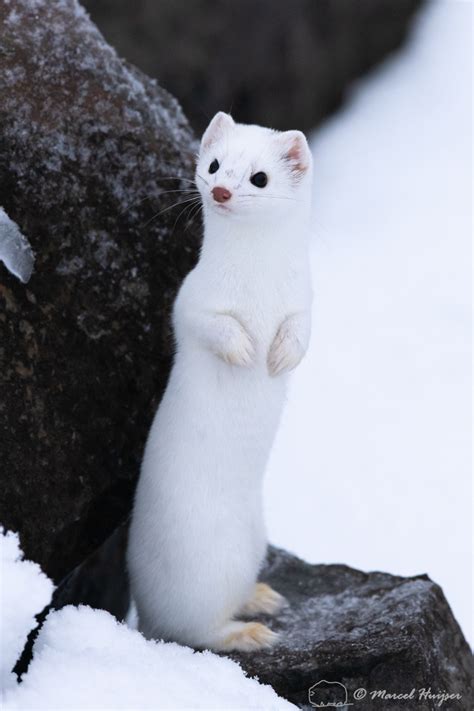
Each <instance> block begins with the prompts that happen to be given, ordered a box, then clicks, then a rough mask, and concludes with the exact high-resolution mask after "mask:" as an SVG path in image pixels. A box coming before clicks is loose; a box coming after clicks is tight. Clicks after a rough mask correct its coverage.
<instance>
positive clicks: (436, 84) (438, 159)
mask: <svg viewBox="0 0 474 711" xmlns="http://www.w3.org/2000/svg"><path fill="white" fill-rule="evenodd" d="M471 11H472V8H471V5H470V3H468V2H462V1H456V0H447V1H445V2H440V3H432V4H431V5H430V6H429V7H428V9H426V10H425V11H424V13H423V14H422V16H421V17H420V22H419V24H418V26H417V27H416V28H415V32H414V34H413V37H412V41H411V44H410V45H409V46H408V47H407V48H406V49H405V50H404V51H403V52H401V53H400V54H399V55H397V56H396V57H395V58H394V59H393V60H390V61H389V62H388V63H387V64H386V65H385V66H383V67H382V68H381V69H379V70H378V71H377V72H376V73H375V74H374V75H373V76H372V77H371V78H369V79H367V80H366V81H364V82H363V83H362V84H361V85H360V87H358V89H357V91H356V92H355V93H354V96H353V98H352V101H351V102H350V103H349V105H348V106H347V108H346V109H345V111H343V112H341V114H339V115H338V116H337V117H336V118H335V119H333V120H331V121H330V122H329V123H328V124H327V125H326V127H325V128H324V129H323V130H321V131H319V132H318V133H317V135H316V136H315V138H314V142H313V151H314V158H315V173H316V186H315V203H316V205H315V214H316V217H315V230H316V232H317V235H316V238H315V240H314V244H313V253H312V257H313V260H314V269H313V272H314V286H315V308H314V322H313V336H312V344H311V347H310V351H309V353H308V356H307V358H306V361H305V362H304V363H303V364H302V366H301V367H300V369H299V370H298V371H297V372H296V373H295V376H294V380H293V384H292V389H291V392H290V397H289V403H288V407H287V411H286V413H285V417H284V420H283V424H282V428H281V431H280V433H279V436H278V439H277V442H276V445H275V447H274V451H273V454H272V458H271V461H270V466H269V471H268V475H267V492H266V502H267V521H268V528H269V534H270V539H271V540H272V541H273V542H274V543H276V544H278V545H282V546H284V547H287V548H289V549H290V550H292V551H294V552H296V553H297V554H299V555H301V556H302V557H304V558H306V559H308V560H310V561H313V562H331V563H332V562H344V563H348V564H350V565H352V566H355V567H357V568H362V569H365V570H373V569H379V570H385V571H390V572H392V573H397V574H402V575H411V574H415V573H423V572H427V573H428V574H429V575H430V576H431V577H432V578H433V579H434V580H435V581H437V582H438V583H440V584H441V585H442V586H443V589H444V591H445V594H446V596H447V598H448V600H449V602H450V604H451V606H452V608H453V610H454V613H455V615H456V617H457V619H458V621H459V622H460V624H461V626H462V627H463V629H464V632H465V634H466V636H468V637H469V638H470V640H471V642H472V636H470V634H471V631H470V630H471V624H470V614H471V604H472V599H473V598H472V588H471V572H470V571H471V566H472V549H471V521H472V513H471V474H470V462H471V449H470V446H471V445H470V436H471V433H470V392H471V381H470V377H471V375H470V318H471V313H470V286H471V282H470V261H471V254H470V240H471V192H470V191H471V163H470V156H471V148H472V146H471V121H472V115H471V76H470V72H471V69H470V67H471V62H472V57H471V56H470V53H471V45H470V43H471V32H472V25H471Z"/></svg>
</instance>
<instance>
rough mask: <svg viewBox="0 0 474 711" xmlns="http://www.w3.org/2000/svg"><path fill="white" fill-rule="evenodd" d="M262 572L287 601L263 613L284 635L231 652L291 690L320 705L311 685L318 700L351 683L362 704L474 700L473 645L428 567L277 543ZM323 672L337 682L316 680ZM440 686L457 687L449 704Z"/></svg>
mask: <svg viewBox="0 0 474 711" xmlns="http://www.w3.org/2000/svg"><path fill="white" fill-rule="evenodd" d="M261 577H262V580H265V581H266V582H268V583H269V584H270V585H271V586H272V587H274V588H275V590H277V591H278V592H280V593H282V594H283V595H284V596H285V597H286V599H287V601H288V605H287V606H286V607H285V608H284V609H283V610H282V612H281V613H280V614H279V615H278V616H277V617H276V618H266V619H265V618H264V617H263V616H262V617H261V620H262V621H265V622H267V623H268V624H269V625H270V626H271V628H272V629H273V630H275V631H279V632H280V634H281V643H280V644H279V645H278V646H277V647H275V648H274V649H272V650H270V651H264V652H262V651H260V652H258V653H252V654H233V655H232V657H233V658H234V659H235V660H236V661H238V662H239V663H240V664H241V665H242V667H243V668H244V669H245V670H246V671H247V672H248V674H250V675H251V676H257V677H258V678H259V680H260V681H261V682H263V683H265V684H270V685H271V686H272V687H273V688H274V689H275V691H276V692H277V693H278V694H280V695H281V696H283V697H284V698H286V699H288V700H289V701H292V702H293V703H295V704H297V705H298V706H300V707H304V708H308V709H309V708H313V706H312V705H311V704H310V703H309V697H308V693H309V689H310V688H311V687H312V686H313V685H317V686H316V687H315V688H314V689H313V696H312V701H313V704H315V703H320V704H322V703H323V702H324V703H328V702H329V701H332V702H337V701H341V693H344V688H345V689H346V690H347V694H348V701H349V702H350V703H352V704H353V707H354V710H356V709H357V710H358V709H360V710H361V711H381V710H382V709H384V708H387V709H393V711H402V710H404V709H406V711H415V709H416V711H431V710H433V709H439V708H444V709H446V710H448V709H449V711H468V710H469V709H471V708H473V705H472V697H471V694H472V688H471V686H470V685H471V679H472V678H473V664H472V655H471V650H470V648H469V646H468V644H467V642H466V640H465V639H464V637H463V635H462V632H461V630H460V628H459V625H458V624H457V622H456V620H455V619H454V617H453V614H452V612H451V610H450V608H449V605H448V603H447V602H446V599H445V597H444V595H443V592H442V590H441V588H440V587H439V586H438V585H436V584H435V583H433V582H432V581H431V580H430V579H429V578H428V577H427V576H426V575H420V576H416V577H413V578H402V577H398V576H395V575H389V574H387V573H378V572H377V573H363V572H361V571H359V570H354V569H352V568H349V567H347V566H345V565H310V564H308V563H305V562H303V561H302V560H299V559H298V558H295V557H293V556H292V555H290V554H289V553H286V552H285V551H282V550H278V549H275V548H272V549H270V551H269V556H268V560H267V564H266V566H265V569H264V571H263V574H262V576H261ZM323 681H324V682H338V685H334V684H329V685H328V684H327V683H324V684H318V682H323ZM341 685H342V687H343V688H341ZM360 689H364V690H365V691H366V692H367V695H366V696H365V698H362V697H363V692H362V691H359V692H358V694H359V695H360V697H361V698H360V699H359V700H357V698H354V692H356V691H357V690H360ZM412 689H415V692H414V696H412V698H408V699H406V700H403V699H399V700H389V699H388V698H385V700H384V699H383V698H382V697H381V696H378V697H376V698H372V696H371V694H372V692H377V691H381V692H383V690H386V692H387V693H396V694H410V693H411V691H412ZM423 690H425V691H426V694H425V696H424V695H423ZM441 693H447V694H451V695H452V696H451V698H449V699H446V700H445V701H444V703H443V704H442V705H441V704H440V703H439V698H434V697H433V695H434V694H441ZM430 694H431V697H430ZM456 695H460V697H461V698H456Z"/></svg>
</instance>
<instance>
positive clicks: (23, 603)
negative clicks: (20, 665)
mask: <svg viewBox="0 0 474 711" xmlns="http://www.w3.org/2000/svg"><path fill="white" fill-rule="evenodd" d="M52 592H53V584H52V582H51V580H49V578H47V577H46V575H45V574H44V573H43V572H42V571H41V568H40V567H39V565H37V564H36V563H32V562H31V561H29V560H23V553H22V552H21V550H20V545H19V540H18V535H17V534H16V533H12V532H10V531H9V532H7V533H5V532H4V530H3V528H2V527H0V691H1V690H3V689H6V688H8V687H11V686H14V685H15V683H16V677H15V676H14V674H12V673H11V672H12V669H13V667H14V666H15V663H16V661H17V660H18V658H19V656H20V654H21V652H22V649H23V647H24V645H25V642H26V638H27V636H28V633H29V632H30V630H31V629H32V628H33V627H34V625H35V615H37V614H38V613H39V612H41V610H42V609H43V608H44V607H45V606H46V605H47V604H48V603H49V601H50V600H51V595H52Z"/></svg>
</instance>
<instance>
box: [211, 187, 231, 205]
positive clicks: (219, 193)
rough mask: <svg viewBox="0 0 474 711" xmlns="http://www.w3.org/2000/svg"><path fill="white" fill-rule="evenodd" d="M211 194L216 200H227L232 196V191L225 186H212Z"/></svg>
mask: <svg viewBox="0 0 474 711" xmlns="http://www.w3.org/2000/svg"><path fill="white" fill-rule="evenodd" d="M212 196H213V198H214V200H215V201H216V202H227V200H230V198H231V197H232V193H231V192H230V190H227V188H212Z"/></svg>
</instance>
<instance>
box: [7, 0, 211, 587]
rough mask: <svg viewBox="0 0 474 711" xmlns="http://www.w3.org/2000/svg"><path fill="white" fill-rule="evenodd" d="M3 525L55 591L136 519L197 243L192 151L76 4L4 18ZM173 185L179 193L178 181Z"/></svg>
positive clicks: (152, 90) (38, 7)
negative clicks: (15, 237)
mask: <svg viewBox="0 0 474 711" xmlns="http://www.w3.org/2000/svg"><path fill="white" fill-rule="evenodd" d="M0 26H1V27H2V31H1V33H0V97H1V100H0V204H1V206H2V207H3V208H4V209H5V212H6V214H7V215H8V216H9V218H10V219H11V220H13V221H14V222H15V223H16V224H17V225H18V227H19V229H20V230H21V233H22V234H23V235H24V237H25V238H26V239H27V240H28V241H29V243H30V244H31V247H32V248H33V251H34V254H35V265H34V271H33V274H32V276H31V279H30V281H29V282H28V284H27V285H24V284H21V283H20V281H19V280H18V279H16V278H15V277H14V276H13V275H12V274H10V273H9V272H8V271H7V269H6V267H4V265H3V264H1V263H0V392H1V401H0V472H1V474H0V476H1V488H2V496H1V503H0V521H1V523H2V524H3V525H4V526H5V527H6V528H7V529H12V530H14V531H19V532H20V537H21V545H22V548H23V549H24V551H25V555H26V557H27V558H29V559H32V560H34V561H37V562H39V563H40V564H41V566H42V568H43V569H44V571H45V572H46V573H47V574H48V575H50V576H51V577H52V578H53V579H54V580H55V581H56V582H57V581H59V580H60V579H61V578H63V576H65V575H66V574H67V573H69V572H70V571H72V570H73V569H74V568H75V566H76V565H77V564H78V563H80V562H81V561H82V560H84V558H85V557H86V556H87V555H88V554H89V553H91V552H92V551H93V550H94V549H96V548H97V547H98V546H99V545H100V544H101V543H102V542H103V541H104V540H105V539H106V538H107V536H109V534H110V533H111V532H112V531H113V530H114V529H115V527H116V526H117V525H118V524H119V523H120V521H121V520H123V518H124V517H125V516H126V515H127V514H128V512H129V509H130V505H131V495H132V490H133V486H134V482H135V479H136V476H137V474H138V467H139V461H140V457H141V450H142V444H143V442H144V438H145V436H146V432H147V429H148V427H149V424H150V420H151V416H152V413H153V410H154V408H155V405H156V401H157V399H158V398H159V397H160V394H161V392H162V391H163V388H164V386H165V383H166V378H167V375H168V372H169V366H170V361H171V357H172V338H171V336H170V330H169V318H168V316H169V308H170V304H171V303H172V301H173V298H174V295H175V292H176V289H177V287H178V285H179V283H180V282H181V280H182V278H183V276H184V275H185V274H186V273H187V271H188V270H189V268H190V267H191V266H192V264H193V263H194V260H195V257H196V254H197V248H198V244H199V230H198V229H197V228H195V227H192V226H191V227H190V229H189V230H188V231H186V232H185V230H184V225H185V224H186V221H185V220H184V219H183V218H181V219H177V218H178V217H179V213H180V211H181V210H182V207H179V208H178V209H177V210H176V209H169V210H168V211H166V212H164V213H163V214H162V215H160V216H159V217H158V219H155V220H153V219H152V218H153V216H154V215H155V214H156V213H157V212H158V211H160V210H162V209H164V208H165V207H166V206H168V205H171V204H173V203H174V202H176V201H179V200H181V199H182V196H183V195H185V193H181V192H171V193H168V191H170V190H177V189H180V190H182V189H185V188H187V186H188V184H189V183H188V182H187V180H188V179H189V178H190V177H191V176H192V173H193V151H194V150H195V145H194V138H193V135H192V133H191V130H190V128H189V126H188V124H187V122H186V120H185V118H184V116H183V114H182V112H181V109H180V108H179V106H178V104H177V102H176V101H175V100H174V99H173V98H172V97H171V96H170V95H169V94H168V93H167V92H166V91H164V90H163V89H161V88H160V87H159V86H158V85H157V84H156V83H155V82H153V81H152V80H151V79H149V78H147V77H145V76H144V75H142V74H141V73H140V72H139V71H138V70H135V69H134V68H133V67H131V66H129V65H127V64H126V63H124V62H122V61H121V60H119V59H118V58H117V56H116V54H115V52H114V50H112V49H111V48H110V47H109V46H108V45H107V44H106V43H105V42H104V40H103V38H102V36H101V35H100V33H99V32H98V31H97V29H96V28H95V26H94V25H93V24H92V23H91V22H90V21H89V19H88V17H87V15H86V14H85V13H84V12H83V10H82V9H81V8H80V6H79V5H78V4H77V3H76V2H75V0H62V1H61V2H50V0H36V1H35V2H34V3H31V2H30V1H29V0H10V1H9V2H2V3H0ZM170 177H171V178H172V179H170Z"/></svg>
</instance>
